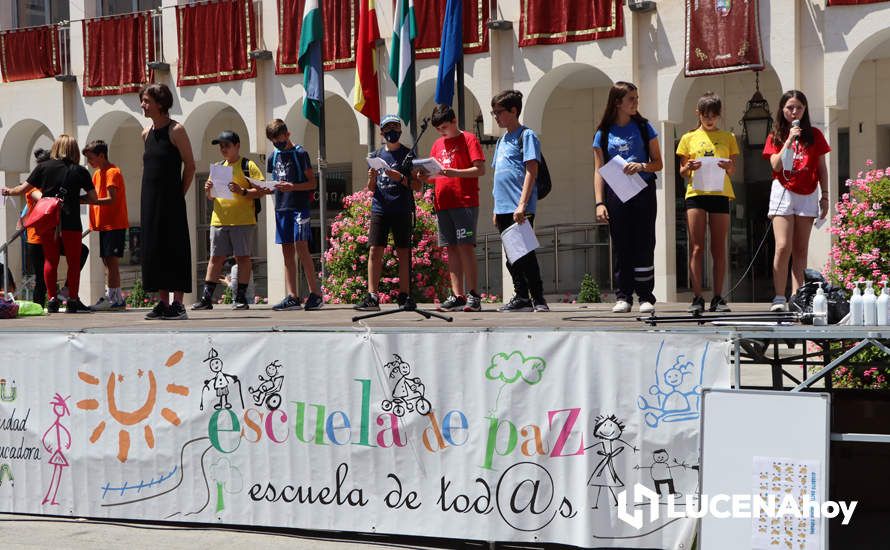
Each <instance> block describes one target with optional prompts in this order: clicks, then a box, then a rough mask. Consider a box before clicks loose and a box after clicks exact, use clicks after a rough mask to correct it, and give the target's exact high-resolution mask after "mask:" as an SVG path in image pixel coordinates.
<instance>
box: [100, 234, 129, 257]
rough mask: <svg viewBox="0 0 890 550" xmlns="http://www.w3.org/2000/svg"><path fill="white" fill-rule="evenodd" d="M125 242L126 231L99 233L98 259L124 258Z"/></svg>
mask: <svg viewBox="0 0 890 550" xmlns="http://www.w3.org/2000/svg"><path fill="white" fill-rule="evenodd" d="M126 240H127V230H126V229H112V230H111V231H100V232H99V257H100V258H109V257H111V256H117V257H118V258H123V257H124V242H125V241H126Z"/></svg>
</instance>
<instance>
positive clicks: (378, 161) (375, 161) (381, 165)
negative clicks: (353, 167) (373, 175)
mask: <svg viewBox="0 0 890 550" xmlns="http://www.w3.org/2000/svg"><path fill="white" fill-rule="evenodd" d="M365 160H367V161H368V167H370V168H373V169H374V170H389V164H386V161H385V160H383V159H382V158H380V157H368V158H367V159H365Z"/></svg>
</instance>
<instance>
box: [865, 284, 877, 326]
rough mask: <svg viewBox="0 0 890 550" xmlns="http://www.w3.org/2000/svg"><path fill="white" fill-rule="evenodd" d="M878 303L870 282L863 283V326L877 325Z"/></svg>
mask: <svg viewBox="0 0 890 550" xmlns="http://www.w3.org/2000/svg"><path fill="white" fill-rule="evenodd" d="M877 313H878V303H877V298H876V297H875V289H874V288H873V287H872V286H871V281H866V282H865V294H863V295H862V320H863V323H862V324H864V325H865V326H868V327H873V326H875V325H877V324H878V320H877Z"/></svg>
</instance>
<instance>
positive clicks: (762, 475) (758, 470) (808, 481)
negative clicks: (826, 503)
mask: <svg viewBox="0 0 890 550" xmlns="http://www.w3.org/2000/svg"><path fill="white" fill-rule="evenodd" d="M821 472H822V465H821V464H820V462H819V461H818V460H799V459H789V458H782V457H772V456H755V457H754V458H753V471H752V476H751V488H752V492H751V494H752V495H759V496H760V498H761V499H763V500H765V501H766V500H767V499H769V498H770V496H773V497H775V499H776V501H777V503H778V504H781V503H782V502H783V500H784V499H786V498H787V497H790V498H791V499H792V500H793V501H794V502H796V505H797V506H796V507H797V508H798V509H804V506H805V501H804V498H809V499H810V500H811V501H814V502H821V500H822V495H820V494H819V487H820V486H821V484H822V483H821V475H822V473H821ZM821 527H822V524H821V522H819V521H817V518H815V516H814V514H813V513H812V511H808V514H807V516H806V517H802V518H796V517H794V516H792V515H786V516H783V517H780V518H769V517H768V516H767V515H766V514H763V513H761V514H760V515H755V516H753V517H752V518H751V548H753V549H755V550H769V549H773V548H780V549H781V548H793V549H794V550H820V549H821V548H822V540H821V538H822V535H821V532H820V531H821Z"/></svg>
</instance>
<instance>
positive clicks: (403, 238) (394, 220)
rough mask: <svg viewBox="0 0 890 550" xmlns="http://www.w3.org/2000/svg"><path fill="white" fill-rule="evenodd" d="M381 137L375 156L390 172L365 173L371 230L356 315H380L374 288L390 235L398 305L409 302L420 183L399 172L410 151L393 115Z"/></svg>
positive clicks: (387, 118)
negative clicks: (396, 265)
mask: <svg viewBox="0 0 890 550" xmlns="http://www.w3.org/2000/svg"><path fill="white" fill-rule="evenodd" d="M380 135H381V136H382V137H383V140H384V146H383V147H381V148H380V149H379V150H378V151H377V152H376V153H375V154H376V156H377V157H379V158H381V159H383V161H384V162H386V164H387V165H389V168H388V169H387V170H381V171H379V172H378V171H377V170H375V169H373V168H370V169H368V189H369V190H370V191H371V192H372V193H374V198H373V199H372V200H371V230H370V233H369V235H368V245H369V246H370V247H371V251H370V254H369V256H368V294H367V296H365V299H364V300H363V301H362V302H361V303H359V304H356V305H355V306H354V307H355V309H357V310H359V311H379V310H380V299H379V298H378V297H377V285H378V282H379V281H380V274H381V273H382V271H383V249H384V247H385V246H386V239H387V238H388V237H389V232H390V231H392V240H393V244H394V245H395V249H396V256H397V257H398V259H399V295H398V298H397V302H398V304H399V305H400V306H403V305H405V304H406V303H407V302H408V301H409V300H410V299H411V298H410V296H409V292H410V286H409V285H410V270H411V232H412V231H413V229H414V193H413V192H414V191H419V190H420V182H419V181H418V180H416V179H414V178H411V177H410V176H409V175H407V174H405V173H403V172H400V171H399V168H400V167H401V166H402V163H403V162H404V160H405V157H406V156H408V153H409V151H410V150H409V149H408V148H407V147H405V146H404V145H402V144H401V143H399V138H400V137H401V136H402V121H401V119H399V117H398V116H396V115H386V116H385V117H383V119H382V120H381V121H380Z"/></svg>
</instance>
